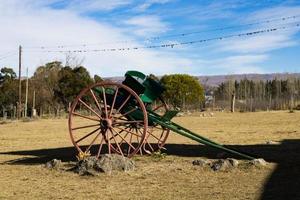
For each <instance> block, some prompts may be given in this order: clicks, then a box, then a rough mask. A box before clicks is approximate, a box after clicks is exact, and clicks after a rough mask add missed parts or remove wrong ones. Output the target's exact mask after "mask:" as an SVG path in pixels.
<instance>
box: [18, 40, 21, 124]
mask: <svg viewBox="0 0 300 200" xmlns="http://www.w3.org/2000/svg"><path fill="white" fill-rule="evenodd" d="M21 70H22V46H21V45H20V46H19V105H18V119H20V117H21V107H22V99H21V94H22V88H21V87H22V83H21Z"/></svg>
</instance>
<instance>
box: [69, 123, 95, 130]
mask: <svg viewBox="0 0 300 200" xmlns="http://www.w3.org/2000/svg"><path fill="white" fill-rule="evenodd" d="M95 126H100V124H92V125H86V126H78V127H76V128H72V131H74V130H78V129H84V128H91V127H95Z"/></svg>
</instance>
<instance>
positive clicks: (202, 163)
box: [193, 159, 209, 167]
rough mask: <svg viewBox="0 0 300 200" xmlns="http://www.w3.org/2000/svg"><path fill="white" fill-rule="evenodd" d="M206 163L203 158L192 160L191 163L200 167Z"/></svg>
mask: <svg viewBox="0 0 300 200" xmlns="http://www.w3.org/2000/svg"><path fill="white" fill-rule="evenodd" d="M208 164H209V162H208V161H207V160H204V159H198V160H193V165H198V166H200V167H204V166H206V165H208Z"/></svg>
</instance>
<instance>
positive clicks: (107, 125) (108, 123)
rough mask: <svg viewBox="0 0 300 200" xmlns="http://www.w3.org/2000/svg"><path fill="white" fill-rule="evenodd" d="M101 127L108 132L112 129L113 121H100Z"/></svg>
mask: <svg viewBox="0 0 300 200" xmlns="http://www.w3.org/2000/svg"><path fill="white" fill-rule="evenodd" d="M100 127H101V129H104V130H107V129H108V128H111V127H112V119H108V118H106V119H102V120H101V121H100Z"/></svg>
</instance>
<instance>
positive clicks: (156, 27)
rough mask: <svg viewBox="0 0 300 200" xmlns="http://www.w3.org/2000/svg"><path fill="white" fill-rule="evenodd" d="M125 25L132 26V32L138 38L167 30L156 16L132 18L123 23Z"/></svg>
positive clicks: (166, 26)
mask: <svg viewBox="0 0 300 200" xmlns="http://www.w3.org/2000/svg"><path fill="white" fill-rule="evenodd" d="M124 23H125V24H126V25H129V26H132V27H133V28H134V29H133V32H134V33H135V34H136V35H139V36H146V37H149V36H153V35H158V34H160V33H164V32H167V31H168V30H169V28H168V25H167V24H166V23H163V22H162V21H161V19H160V18H159V17H158V16H155V15H141V16H136V17H132V18H130V19H128V20H126V21H125V22H124Z"/></svg>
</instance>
